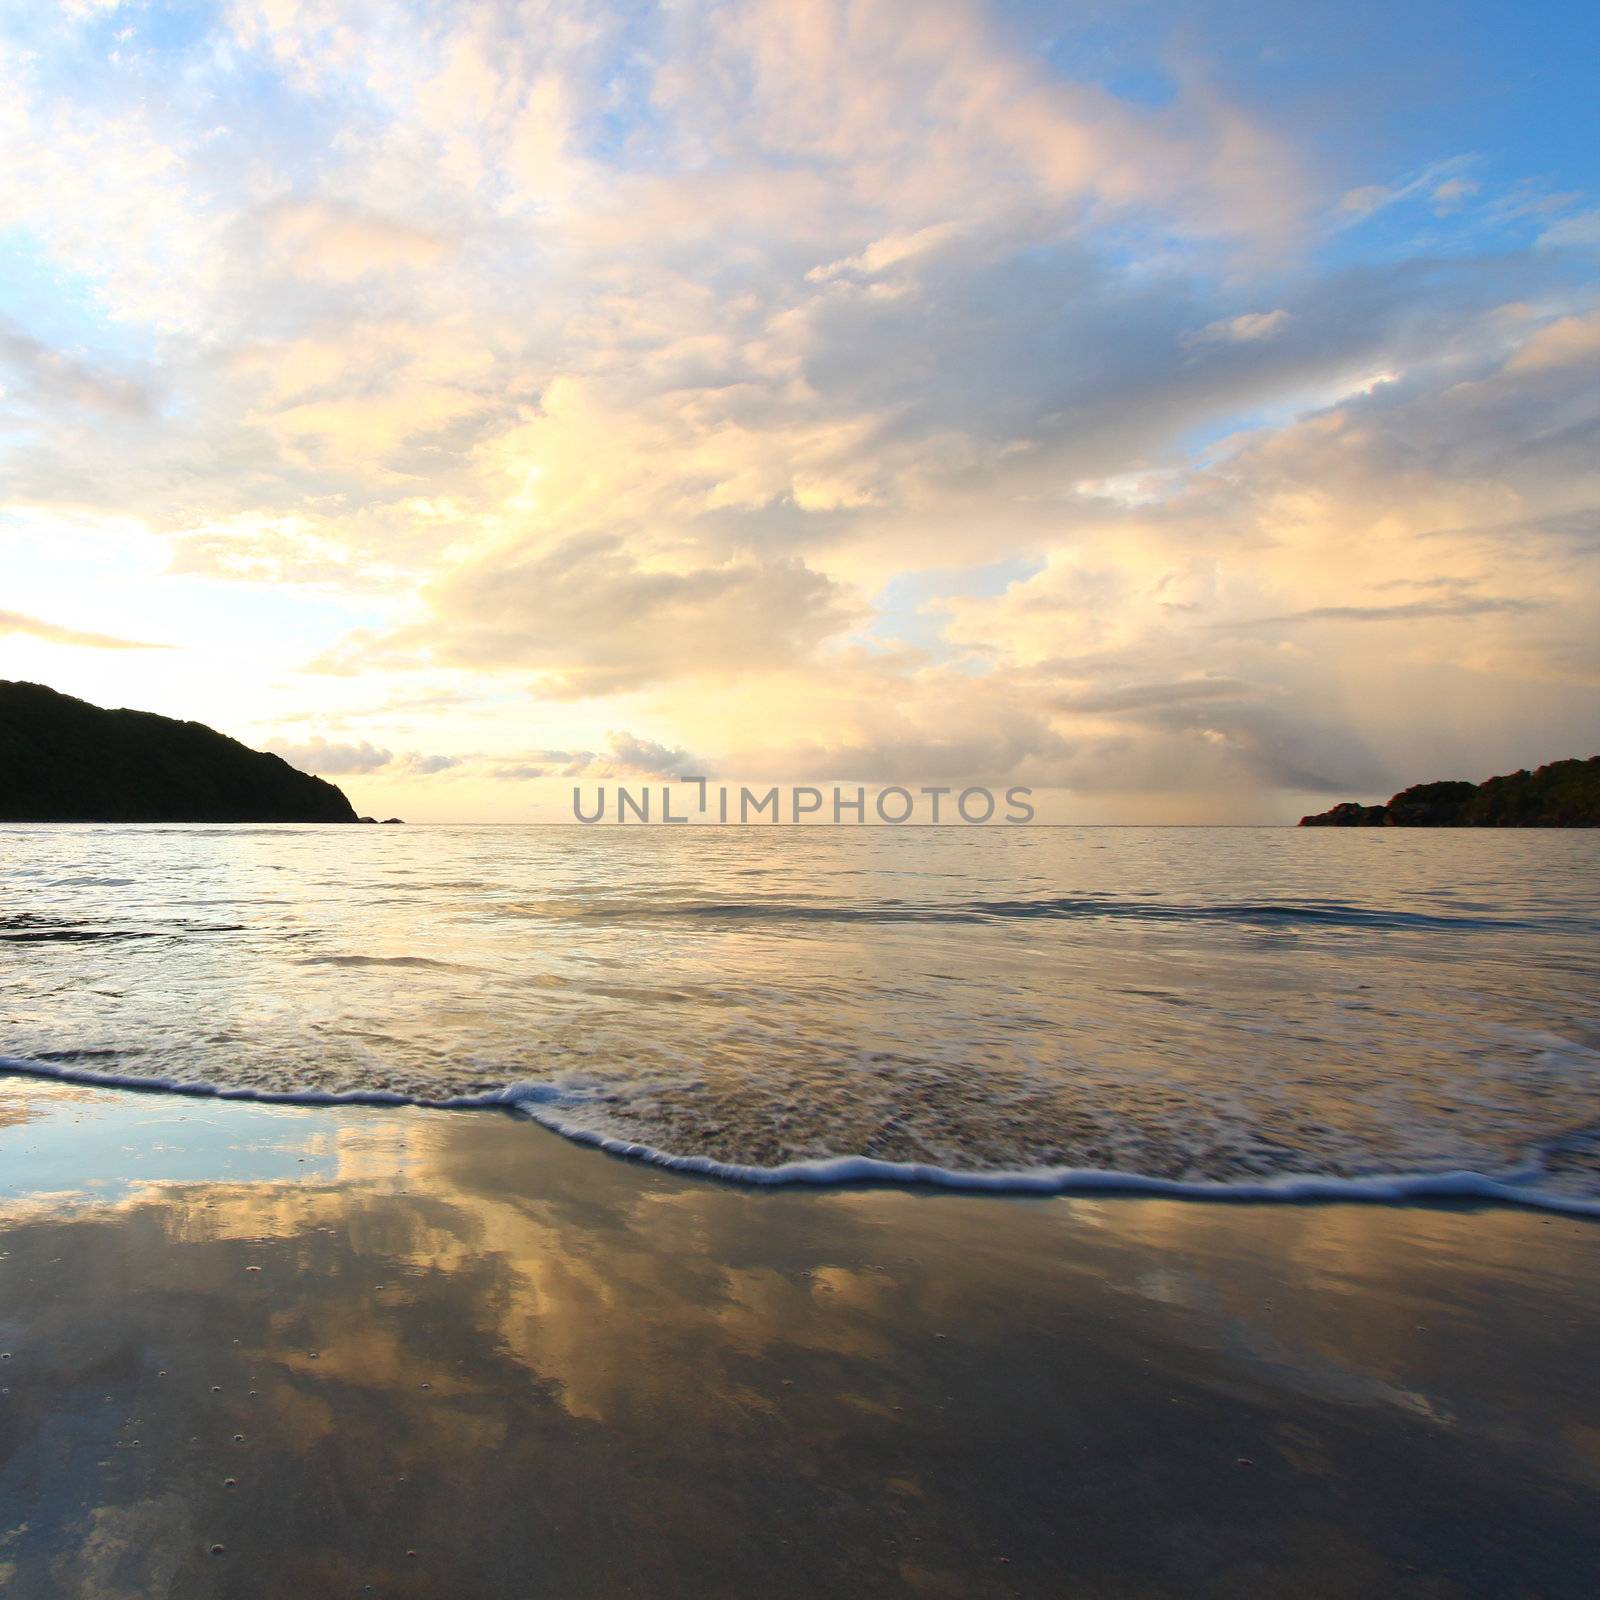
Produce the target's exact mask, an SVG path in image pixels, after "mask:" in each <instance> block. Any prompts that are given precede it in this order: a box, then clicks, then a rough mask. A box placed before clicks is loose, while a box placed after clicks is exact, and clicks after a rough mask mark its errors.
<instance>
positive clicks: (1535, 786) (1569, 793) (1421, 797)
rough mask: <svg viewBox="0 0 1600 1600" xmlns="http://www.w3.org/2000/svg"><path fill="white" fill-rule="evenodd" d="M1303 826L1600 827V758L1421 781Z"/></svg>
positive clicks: (1310, 819)
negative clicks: (1473, 779)
mask: <svg viewBox="0 0 1600 1600" xmlns="http://www.w3.org/2000/svg"><path fill="white" fill-rule="evenodd" d="M1300 826H1301V827H1302V828H1600V756H1590V758H1589V759H1588V760H1587V761H1552V762H1551V763H1550V765H1549V766H1547V767H1540V768H1538V769H1537V770H1536V771H1533V772H1529V771H1527V770H1526V769H1524V770H1523V771H1521V772H1512V773H1508V774H1507V775H1506V776H1505V777H1502V778H1487V779H1485V780H1484V781H1483V782H1482V783H1461V782H1452V781H1446V782H1443V783H1418V784H1413V785H1412V787H1411V788H1409V789H1402V790H1401V791H1400V793H1399V794H1397V795H1396V796H1395V797H1394V799H1392V800H1391V801H1390V802H1389V803H1388V805H1384V806H1363V805H1357V804H1356V803H1355V802H1354V801H1353V800H1347V801H1345V803H1344V804H1343V805H1338V806H1335V807H1334V808H1333V810H1331V811H1321V812H1318V813H1317V814H1316V815H1315V816H1311V817H1302V818H1301V819H1300Z"/></svg>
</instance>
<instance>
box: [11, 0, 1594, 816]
mask: <svg viewBox="0 0 1600 1600" xmlns="http://www.w3.org/2000/svg"><path fill="white" fill-rule="evenodd" d="M1597 51H1600V10H1597V8H1595V7H1593V6H1591V5H1563V4H1559V3H1558V4H1552V5H1550V6H1545V7H1537V8H1531V9H1530V8H1528V7H1526V6H1512V5H1510V4H1484V3H1473V0H1465V3H1451V4H1444V3H1436V0H1416V3H1410V4H1407V5H1405V6H1401V7H1394V6H1392V5H1380V4H1376V3H1371V0H1340V3H1337V4H1335V3H1331V0H1330V3H1323V0H1315V3H1302V4H1293V3H1288V4H1270V5H1269V4H1266V3H1257V0H1233V3H1229V4H1222V3H1214V0H1194V3H1168V0H1149V3H1145V0H1132V3H1121V4H1064V3H1020V0H1019V3H1011V0H1006V3H1001V0H996V3H991V4H987V5H985V4H978V3H965V0H963V3H951V0H670V3H666V4H658V5H652V4H637V3H635V4H605V3H596V4H588V3H576V0H570V3H549V4H545V3H533V4H515V3H510V0H483V3H477V0H463V3H458V4H448V3H446V4H437V3H430V4H407V3H405V0H374V3H371V4H365V3H339V0H265V3H250V0H238V3H236V4H224V5H163V4H158V3H154V0H152V3H138V0H128V3H117V0H72V3H66V4H62V5H60V6H58V7H52V6H48V5H45V4H41V3H38V0H26V3H21V4H15V3H6V4H0V677H4V678H22V679H30V680H34V681H39V682H44V683H48V684H51V685H53V686H54V687H56V688H58V689H61V690H63V691H65V692H67V693H71V694H76V695H80V696H82V697H84V698H86V699H89V700H92V701H95V702H97V703H99V704H104V705H131V706H136V707H140V708H142V709H147V710H153V711H159V712H163V713H165V714H168V715H172V716H181V717H187V718H194V719H196V720H199V721H203V722H207V723H210V724H211V725H212V726H214V727H217V728H220V729H222V730H223V731H225V732H227V733H229V734H232V735H234V736H235V737H237V738H240V739H243V740H245V741H246V742H247V743H249V744H251V745H254V746H256V747H258V748H267V749H272V750H275V751H278V752H279V753H281V754H283V755H284V756H285V757H286V758H287V759H289V760H291V761H292V762H294V763H295V764H296V765H298V766H301V767H303V768H304V769H305V770H308V771H315V772H318V773H320V774H322V775H323V776H326V777H328V778H331V779H332V780H333V781H335V782H337V783H339V784H340V785H341V786H342V787H344V788H345V790H346V792H347V793H348V794H349V795H350V797H351V799H352V801H353V802H354V803H355V805H356V806H357V809H358V810H361V811H363V812H368V813H374V814H377V815H380V816H387V815H391V814H398V815H401V816H404V817H406V818H407V819H408V820H416V821H428V820H436V821H508V822H514V821H559V820H564V819H565V818H568V817H570V815H571V799H570V797H571V790H572V788H573V786H574V785H575V784H581V785H583V786H585V792H586V794H588V795H590V796H592V794H593V790H594V788H595V786H596V785H597V784H600V783H607V784H613V785H614V784H616V783H629V784H633V785H635V786H638V785H642V784H644V783H659V782H660V781H662V780H663V779H670V778H671V777H674V776H676V775H678V774H682V773H697V774H706V775H709V776H710V777H712V778H714V779H717V780H720V781H726V782H732V783H751V784H756V783H767V782H779V783H796V784H801V783H803V784H829V783H843V784H847V785H853V784H864V785H866V786H868V788H869V789H870V788H872V787H876V786H882V785H888V784H900V785H909V786H915V785H919V784H927V785H944V784H953V785H957V786H964V785H986V786H989V787H991V788H995V789H1000V788H1003V787H1005V786H1008V785H1026V786H1029V787H1031V788H1033V789H1034V790H1035V793H1036V795H1037V796H1038V797H1039V798H1038V801H1037V815H1038V817H1039V820H1041V821H1051V822H1123V821H1125V822H1157V821H1171V822H1212V821H1232V822H1272V821H1284V820H1293V819H1294V818H1295V817H1297V816H1299V815H1300V814H1301V813H1302V812H1304V811H1308V810H1321V809H1323V808H1325V807H1326V806H1327V805H1329V804H1331V803H1333V802H1334V801H1337V800H1343V799H1363V800H1371V799H1382V798H1385V797H1387V796H1388V795H1389V794H1390V793H1391V792H1393V791H1394V790H1396V789H1398V788H1400V787H1402V786H1403V785H1405V784H1407V783H1410V782H1414V781H1420V780H1424V779H1432V778H1437V777H1467V778H1473V779H1479V778H1483V777H1486V776H1488V775H1490V774H1491V773H1495V772H1503V771H1510V770H1514V769H1516V768H1517V767H1519V766H1531V765H1537V764H1538V763H1540V762H1543V761H1548V760H1553V759H1557V758H1561V757H1565V756H1571V755H1591V754H1594V753H1596V751H1600V695H1597V692H1596V691H1597V689H1600V170H1597V168H1600V110H1597V107H1600V97H1597V96H1596V95H1595V94H1594V92H1593V87H1594V86H1593V77H1592V74H1593V62H1594V61H1595V59H1597Z"/></svg>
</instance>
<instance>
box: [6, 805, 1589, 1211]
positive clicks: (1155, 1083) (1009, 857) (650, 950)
mask: <svg viewBox="0 0 1600 1600" xmlns="http://www.w3.org/2000/svg"><path fill="white" fill-rule="evenodd" d="M0 892H3V899H0V1057H5V1058H8V1059H9V1060H10V1061H11V1062H13V1063H14V1064H17V1065H21V1066H27V1067H31V1068H32V1069H34V1070H37V1071H44V1072H49V1073H54V1074H59V1075H63V1076H69V1077H82V1078H87V1079H102V1080H103V1079H110V1080H114V1081H121V1080H126V1079H135V1080H141V1081H148V1082H152V1083H161V1084H167V1085H171V1086H190V1087H194V1086H201V1085H206V1086H211V1087H214V1088H220V1089H224V1090H230V1091H245V1092H249V1093H254V1094H266V1095H285V1096H293V1097H311V1096H320V1095H356V1096H373V1095H394V1096H398V1097H401V1098H405V1099H415V1100H421V1101H428V1102H443V1101H450V1100H456V1099H463V1098H465V1099H488V1100H496V1099H498V1100H503V1101H509V1102H511V1103H513V1104H514V1105H515V1106H516V1107H517V1108H518V1109H520V1110H521V1111H523V1112H525V1113H526V1114H528V1115H531V1116H534V1117H536V1118H537V1119H538V1120H540V1121H541V1122H544V1123H546V1124H548V1125H550V1126H553V1127H556V1128H558V1129H560V1130H561V1131H563V1132H565V1133H568V1134H571V1135H574V1136H576V1137H580V1138H587V1139H591V1140H596V1141H604V1142H608V1143H610V1144H611V1145H612V1146H613V1147H627V1148H636V1149H637V1150H638V1152H639V1153H647V1154H655V1155H656V1156H658V1157H664V1158H667V1159H671V1160H674V1161H682V1162H688V1163H693V1164H696V1165H698V1166H700V1167H702V1168H704V1169H709V1170H717V1171H727V1172H730V1173H733V1174H735V1175H739V1176H745V1177H752V1176H772V1175H774V1173H775V1172H776V1173H777V1175H780V1176H794V1177H808V1178H812V1179H822V1180H826V1179H834V1178H840V1177H850V1176H864V1175H871V1174H877V1175H882V1176H895V1175H900V1176H924V1177H933V1178H936V1179H937V1178H947V1179H948V1178H951V1177H956V1178H961V1179H966V1180H969V1181H978V1182H983V1181H997V1182H1003V1183H1006V1184H1013V1185H1015V1184H1018V1183H1026V1182H1035V1183H1043V1184H1062V1183H1068V1184H1071V1183H1083V1182H1089V1181H1102V1182H1104V1181H1109V1180H1107V1179H1105V1178H1103V1177H1102V1178H1100V1179H1088V1178H1086V1177H1085V1174H1089V1173H1094V1174H1116V1175H1122V1176H1123V1177H1124V1178H1133V1179H1137V1180H1140V1181H1158V1182H1167V1183H1175V1184H1200V1185H1218V1184H1220V1185H1226V1186H1229V1188H1230V1189H1232V1190H1233V1191H1235V1192H1238V1193H1250V1192H1256V1191H1257V1189H1259V1187H1260V1186H1261V1185H1267V1186H1268V1188H1267V1192H1283V1191H1287V1192H1295V1190H1296V1188H1297V1186H1298V1188H1299V1189H1300V1190H1304V1189H1305V1188H1306V1187H1307V1186H1308V1182H1309V1187H1311V1188H1312V1189H1317V1188H1318V1186H1319V1185H1321V1184H1323V1181H1324V1180H1333V1181H1334V1184H1335V1186H1337V1185H1340V1184H1355V1185H1360V1184H1362V1183H1367V1184H1369V1185H1371V1186H1374V1187H1375V1188H1376V1192H1381V1193H1402V1192H1413V1191H1415V1190H1416V1189H1417V1188H1419V1187H1421V1188H1423V1189H1425V1190H1426V1189H1428V1188H1429V1187H1430V1186H1431V1187H1432V1189H1434V1190H1435V1191H1439V1190H1446V1191H1448V1190H1452V1189H1454V1190H1459V1191H1462V1192H1469V1193H1471V1192H1477V1193H1489V1192H1500V1193H1504V1194H1507V1195H1511V1196H1516V1197H1522V1198H1527V1199H1532V1200H1537V1201H1542V1202H1544V1203H1552V1204H1567V1205H1577V1206H1580V1207H1589V1206H1595V1207H1597V1208H1600V954H1597V951H1600V941H1597V939H1596V934H1597V933H1600V834H1597V833H1593V832H1571V833H1564V832H1476V831H1462V832H1452V831H1445V832H1432V831H1429V832H1421V831H1411V830H1398V831H1397V830H1370V831H1369V830H1359V831H1353V832H1326V831H1321V830H1319V831H1315V832H1312V831H1306V832H1300V831H1296V830H1292V829H1186V828H1174V829H1157V828H1152V829H1143V828H1141V829H1090V828H1086V829H1067V828H1010V829H1001V828H993V829H938V830H935V829H905V830H894V829H878V828H860V829H850V828H845V829H778V828H774V829H765V828H747V829H700V828H681V829H663V828H653V829H650V828H629V829H617V828H608V829H593V830H588V829H577V828H496V827H477V828H469V827H460V828H451V827H411V828H406V829H403V830H401V829H382V830H380V829H367V828H362V829H356V828H215V827H212V828H206V827H170V828H169V827H98V826H77V827H49V826H30V827H18V826H8V827H4V828H0ZM1461 1174H1466V1175H1469V1176H1467V1177H1465V1178H1463V1177H1461V1176H1459V1175H1461ZM1394 1177H1399V1178H1401V1179H1403V1180H1406V1181H1405V1182H1402V1183H1400V1184H1389V1185H1387V1186H1385V1185H1383V1184H1381V1183H1377V1184H1374V1180H1381V1179H1386V1178H1394ZM1416 1180H1421V1181H1420V1183H1419V1182H1418V1181H1416Z"/></svg>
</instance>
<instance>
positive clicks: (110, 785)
mask: <svg viewBox="0 0 1600 1600" xmlns="http://www.w3.org/2000/svg"><path fill="white" fill-rule="evenodd" d="M356 820H357V819H356V814H355V812H354V811H353V810H352V809H351V806H350V802H349V801H348V800H346V799H345V797H344V794H343V792H342V791H341V790H339V789H337V788H336V787H335V786H334V785H333V784H331V783H326V782H324V781H323V780H322V779H321V778H313V777H311V776H309V775H308V774H306V773H304V772H297V771H296V770H295V769H294V768H293V767H291V766H290V765H289V763H288V762H287V761H284V760H283V759H282V758H281V757H279V756H273V755H265V754H263V753H262V752H261V751H259V750H251V749H249V748H248V747H247V746H245V745H242V744H240V743H239V741H238V740H237V739H229V738H227V737H226V736H225V735H223V734H220V733H217V732H216V731H215V730H214V729H211V728H207V727H205V726H203V725H202V724H200V723H198V722H177V721H174V720H173V719H172V718H171V717H158V716H156V715H155V714H154V713H152V712H149V711H105V710H102V709H101V708H100V707H99V706H92V705H90V704H89V703H88V702H87V701H84V700H74V699H73V698H72V697H71V696H70V695H64V694H57V693H56V691H55V690H54V689H47V688H46V687H45V686H44V685H43V684H39V683H11V682H8V681H6V680H4V679H0V821H5V822H354V821H356Z"/></svg>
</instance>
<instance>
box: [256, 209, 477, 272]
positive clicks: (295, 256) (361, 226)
mask: <svg viewBox="0 0 1600 1600" xmlns="http://www.w3.org/2000/svg"><path fill="white" fill-rule="evenodd" d="M259 216H260V222H261V225H262V228H263V231H264V232H265V234H266V237H267V239H268V241H269V243H270V245H271V247H272V248H273V249H274V250H276V251H277V252H279V254H280V255H281V256H282V257H283V259H284V261H285V264H286V265H287V267H288V269H289V270H290V271H291V272H294V273H297V274H317V273H321V274H325V275H327V276H329V277H332V278H359V277H362V276H364V275H365V274H367V273H372V272H386V271H393V270H395V269H397V268H403V267H418V268H420V267H429V266H432V265H433V264H434V263H435V262H437V261H438V260H439V258H440V257H441V256H442V255H444V254H445V252H446V251H447V250H448V249H449V242H448V241H447V240H446V239H445V238H443V237H442V236H441V235H439V234H437V233H434V232H432V231H430V230H429V229H426V228H419V227H415V226H413V225H411V224H409V223H406V222H402V221H398V220H396V219H395V218H393V217H385V216H380V215H378V214H377V213H375V212H372V211H368V210H365V209H363V208H362V207H360V206H355V205H348V204H344V203H342V202H339V201H332V200H276V201H273V202H272V203H271V204H270V205H268V206H265V207H263V208H262V210H261V212H260V213H259Z"/></svg>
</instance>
